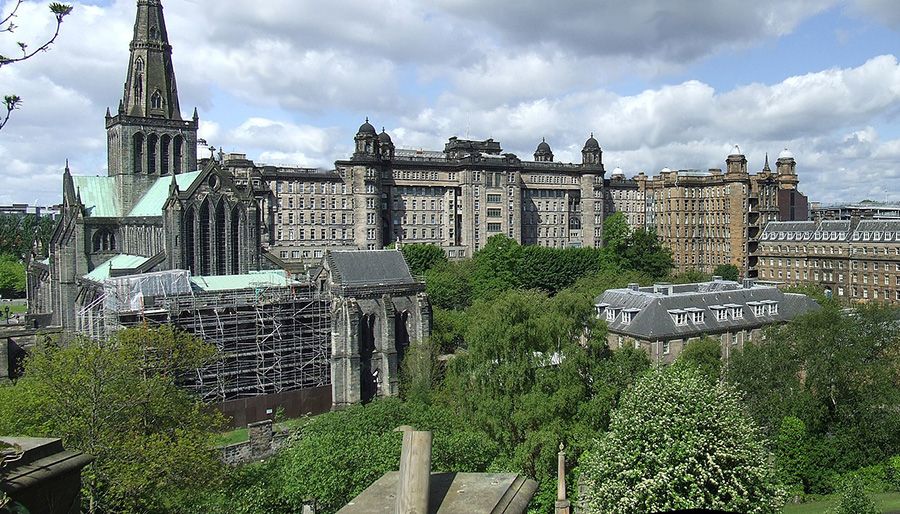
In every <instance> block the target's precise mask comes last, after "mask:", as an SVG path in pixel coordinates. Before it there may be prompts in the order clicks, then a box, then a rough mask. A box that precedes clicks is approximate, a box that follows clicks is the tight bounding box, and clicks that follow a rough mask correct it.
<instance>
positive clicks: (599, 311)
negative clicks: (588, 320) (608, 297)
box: [594, 303, 609, 319]
mask: <svg viewBox="0 0 900 514" xmlns="http://www.w3.org/2000/svg"><path fill="white" fill-rule="evenodd" d="M607 307H609V304H608V303H598V304H596V305H594V311H595V312H596V313H597V319H600V316H603V314H604V313H605V312H606V308H607Z"/></svg>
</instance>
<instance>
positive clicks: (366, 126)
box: [356, 116, 376, 135]
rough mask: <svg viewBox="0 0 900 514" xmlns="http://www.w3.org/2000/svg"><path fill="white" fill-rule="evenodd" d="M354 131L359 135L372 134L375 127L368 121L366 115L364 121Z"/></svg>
mask: <svg viewBox="0 0 900 514" xmlns="http://www.w3.org/2000/svg"><path fill="white" fill-rule="evenodd" d="M356 133H357V134H360V135H361V134H372V135H374V134H375V133H376V132H375V127H373V126H372V124H371V123H369V117H368V116H366V122H365V123H363V124H362V125H360V126H359V130H357V131H356Z"/></svg>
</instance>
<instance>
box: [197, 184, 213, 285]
mask: <svg viewBox="0 0 900 514" xmlns="http://www.w3.org/2000/svg"><path fill="white" fill-rule="evenodd" d="M209 211H210V206H209V200H206V199H204V200H203V203H201V204H200V234H199V236H200V237H199V240H200V245H199V248H198V250H199V251H200V274H201V275H210V274H212V265H211V255H210V252H211V251H212V248H211V244H210V243H211V241H210V232H211V230H212V226H211V225H210V212H209Z"/></svg>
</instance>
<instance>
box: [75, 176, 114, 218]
mask: <svg viewBox="0 0 900 514" xmlns="http://www.w3.org/2000/svg"><path fill="white" fill-rule="evenodd" d="M72 183H73V185H74V187H75V191H76V192H77V193H78V194H79V195H80V196H81V202H82V203H83V204H84V207H85V210H86V211H87V213H86V215H85V216H86V217H92V218H117V217H120V216H122V213H120V212H119V205H120V202H119V190H118V188H117V187H116V179H115V177H88V176H81V175H75V176H72Z"/></svg>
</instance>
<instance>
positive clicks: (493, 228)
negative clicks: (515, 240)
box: [487, 223, 502, 232]
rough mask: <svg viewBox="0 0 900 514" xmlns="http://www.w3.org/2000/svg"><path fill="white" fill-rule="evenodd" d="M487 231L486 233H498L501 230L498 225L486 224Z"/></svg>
mask: <svg viewBox="0 0 900 514" xmlns="http://www.w3.org/2000/svg"><path fill="white" fill-rule="evenodd" d="M487 230H488V232H500V231H501V230H502V229H501V228H500V224H499V223H488V224H487Z"/></svg>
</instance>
